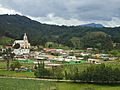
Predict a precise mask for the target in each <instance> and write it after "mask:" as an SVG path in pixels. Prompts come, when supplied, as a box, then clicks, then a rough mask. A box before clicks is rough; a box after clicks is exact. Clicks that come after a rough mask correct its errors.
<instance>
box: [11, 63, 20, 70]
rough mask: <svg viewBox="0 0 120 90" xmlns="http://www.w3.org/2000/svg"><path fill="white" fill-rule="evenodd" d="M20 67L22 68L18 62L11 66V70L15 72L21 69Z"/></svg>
mask: <svg viewBox="0 0 120 90" xmlns="http://www.w3.org/2000/svg"><path fill="white" fill-rule="evenodd" d="M20 67H21V64H20V63H19V62H18V61H15V62H13V63H12V64H11V65H10V68H11V70H12V71H14V70H15V68H18V69H19V68H20Z"/></svg>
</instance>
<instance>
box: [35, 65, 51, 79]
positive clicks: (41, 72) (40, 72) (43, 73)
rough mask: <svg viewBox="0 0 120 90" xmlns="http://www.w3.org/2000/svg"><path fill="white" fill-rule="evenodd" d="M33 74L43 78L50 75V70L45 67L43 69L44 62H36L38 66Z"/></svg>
mask: <svg viewBox="0 0 120 90" xmlns="http://www.w3.org/2000/svg"><path fill="white" fill-rule="evenodd" d="M34 75H35V76H36V77H38V78H45V77H49V76H50V72H49V71H48V70H47V69H45V67H44V63H41V64H39V63H38V67H37V70H36V71H35V73H34Z"/></svg>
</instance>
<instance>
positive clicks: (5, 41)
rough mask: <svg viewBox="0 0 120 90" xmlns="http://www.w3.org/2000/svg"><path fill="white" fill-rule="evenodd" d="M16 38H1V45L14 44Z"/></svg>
mask: <svg viewBox="0 0 120 90" xmlns="http://www.w3.org/2000/svg"><path fill="white" fill-rule="evenodd" d="M13 41H14V39H12V38H8V37H2V38H0V45H9V44H12V43H13Z"/></svg>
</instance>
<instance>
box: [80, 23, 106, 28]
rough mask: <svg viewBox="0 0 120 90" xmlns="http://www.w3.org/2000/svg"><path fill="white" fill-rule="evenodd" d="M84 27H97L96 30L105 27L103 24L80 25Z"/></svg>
mask: <svg viewBox="0 0 120 90" xmlns="http://www.w3.org/2000/svg"><path fill="white" fill-rule="evenodd" d="M80 26H83V27H95V28H103V27H104V26H103V25H102V24H96V23H90V24H83V25H80Z"/></svg>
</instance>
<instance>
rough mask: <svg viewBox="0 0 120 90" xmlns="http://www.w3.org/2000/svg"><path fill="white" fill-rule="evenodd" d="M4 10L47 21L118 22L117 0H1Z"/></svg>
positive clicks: (119, 3) (0, 8)
mask: <svg viewBox="0 0 120 90" xmlns="http://www.w3.org/2000/svg"><path fill="white" fill-rule="evenodd" d="M6 13H7V14H16V13H17V14H20V15H26V16H28V17H30V18H31V19H34V20H37V21H40V22H42V23H47V24H58V25H80V24H85V23H100V24H103V25H105V26H111V27H115V26H120V0H104V1H103V0H0V14H6Z"/></svg>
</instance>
